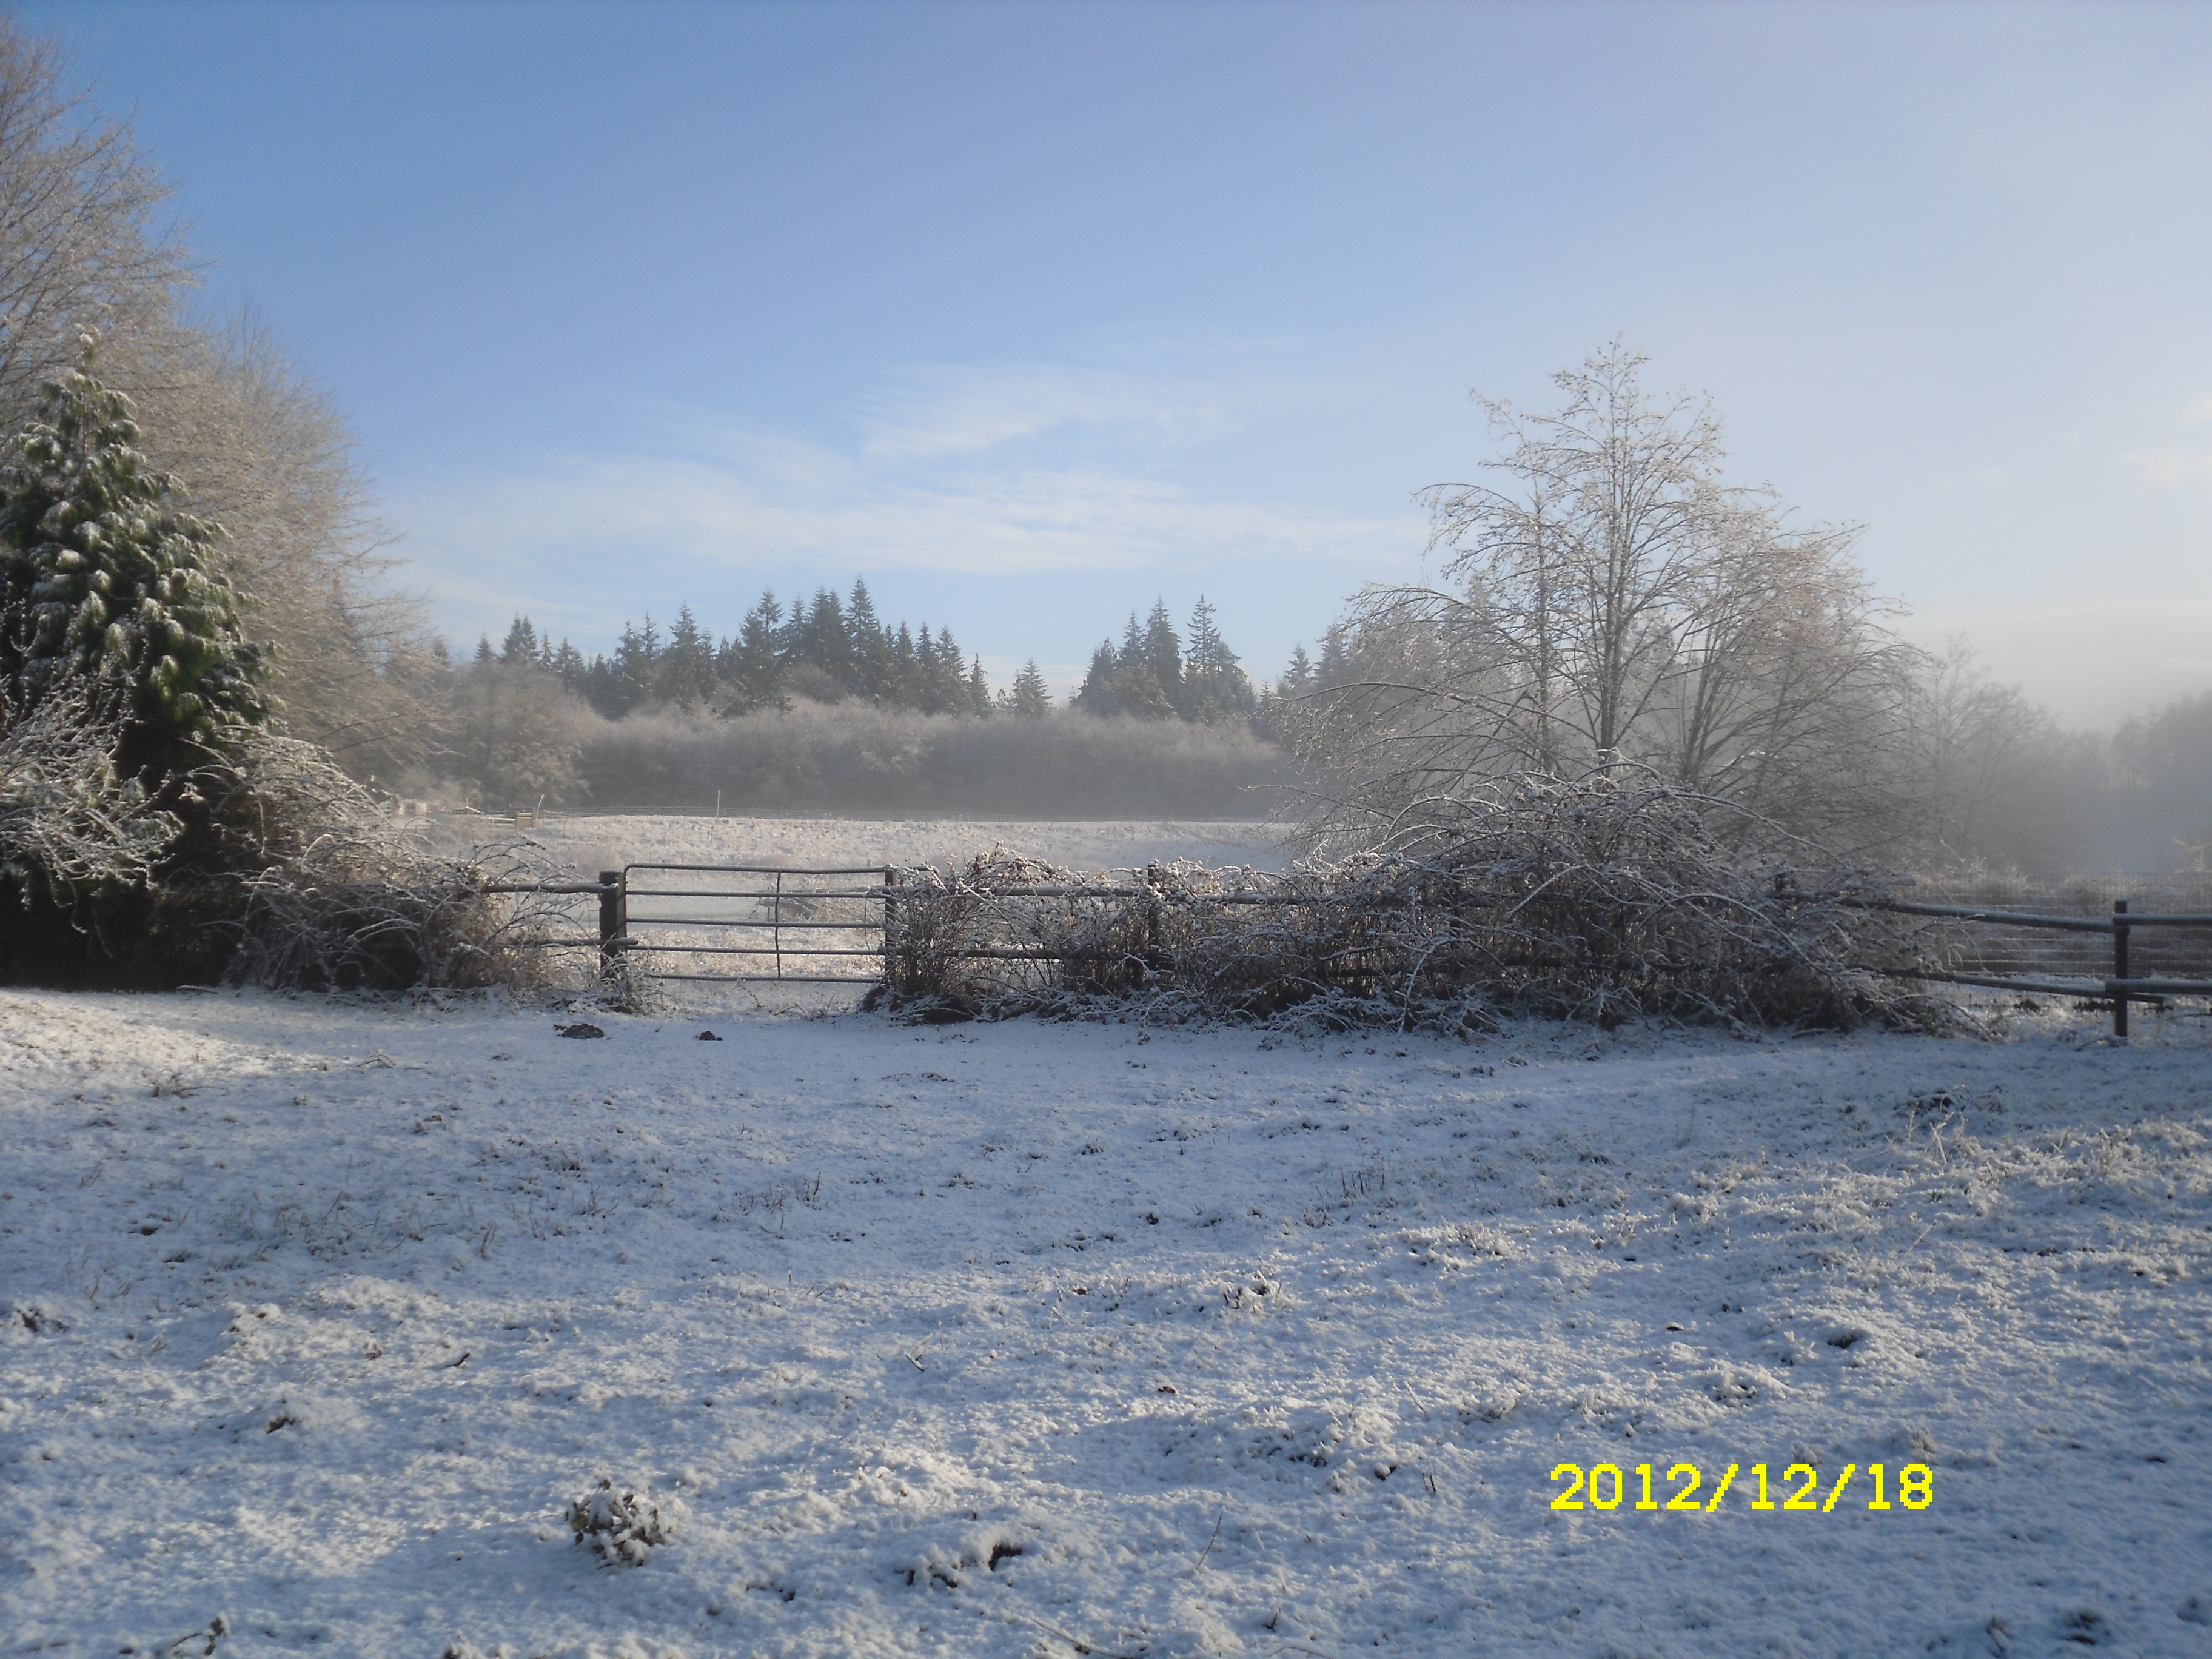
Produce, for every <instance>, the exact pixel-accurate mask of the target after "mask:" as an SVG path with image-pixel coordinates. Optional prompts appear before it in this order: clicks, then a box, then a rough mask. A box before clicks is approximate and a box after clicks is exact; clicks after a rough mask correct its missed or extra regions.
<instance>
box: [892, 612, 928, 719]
mask: <svg viewBox="0 0 2212 1659" xmlns="http://www.w3.org/2000/svg"><path fill="white" fill-rule="evenodd" d="M925 631H927V630H925ZM919 678H920V677H919V673H918V664H917V661H916V659H915V648H914V635H911V634H909V633H908V632H907V626H906V624H905V623H900V624H899V627H898V635H897V637H896V638H895V639H893V640H892V641H891V649H890V694H889V696H890V702H891V705H892V707H894V708H914V707H915V704H916V702H918V700H919V698H920V696H921V692H920V690H919Z"/></svg>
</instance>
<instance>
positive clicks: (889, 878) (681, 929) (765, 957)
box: [597, 864, 896, 985]
mask: <svg viewBox="0 0 2212 1659" xmlns="http://www.w3.org/2000/svg"><path fill="white" fill-rule="evenodd" d="M862 877H866V878H870V879H869V880H868V881H867V882H866V884H863V883H862V882H861V881H860V879H859V878H862ZM639 878H642V882H641V881H640V879H639ZM895 883H896V872H894V871H893V870H891V869H890V868H889V867H888V866H882V865H871V866H857V867H853V868H842V869H823V868H803V869H790V868H778V867H775V866H768V865H743V864H737V865H732V864H627V865H624V866H623V867H622V868H621V869H619V870H602V871H601V872H599V884H598V887H597V891H598V893H599V957H600V960H601V962H602V963H604V964H605V965H607V966H610V967H611V966H613V965H615V964H616V963H619V962H621V961H623V960H624V959H629V960H634V961H639V962H640V965H641V969H642V971H643V972H645V973H646V974H647V975H649V976H650V977H652V978H654V979H671V980H677V979H680V980H704V981H715V982H719V983H738V982H744V981H779V982H781V983H785V984H799V985H870V984H873V983H875V982H877V981H879V980H881V979H882V978H883V976H884V937H885V933H886V928H885V922H886V920H887V918H888V916H889V915H890V905H891V903H892V896H891V895H892V890H893V887H894V884H895Z"/></svg>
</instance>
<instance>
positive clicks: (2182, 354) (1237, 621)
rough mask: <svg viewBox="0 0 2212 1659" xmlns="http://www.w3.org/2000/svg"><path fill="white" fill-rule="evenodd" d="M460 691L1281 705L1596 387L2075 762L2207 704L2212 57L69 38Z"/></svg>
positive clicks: (1943, 42) (135, 15)
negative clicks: (1718, 435) (924, 688)
mask: <svg viewBox="0 0 2212 1659" xmlns="http://www.w3.org/2000/svg"><path fill="white" fill-rule="evenodd" d="M22 15H24V17H25V20H26V21H27V22H29V23H30V24H31V25H32V26H33V27H37V28H40V29H42V30H45V31H47V32H51V33H56V34H58V35H59V36H61V37H62V38H63V39H64V40H65V41H66V42H67V43H68V44H69V46H70V48H71V50H72V52H73V53H74V56H75V62H76V68H77V70H78V71H79V72H80V74H82V76H85V77H87V78H88V79H90V80H91V81H92V82H94V85H95V88H96V96H97V98H98V99H99V100H100V102H101V103H102V104H103V105H105V106H107V107H109V108H112V109H114V110H116V111H118V112H131V113H133V115H134V118H135V120H136V122H137V129H138V131H139V133H140V136H141V137H142V139H143V142H144V143H146V144H147V145H148V146H149V148H150V149H152V151H153V152H154V153H155V155H156V157H157V158H158V159H159V160H160V161H161V163H162V164H163V165H164V167H166V168H167V170H168V172H169V173H170V174H171V175H172V177H173V179H174V180H175V183H176V185H177V189H178V196H177V202H178V206H179V211H180V212H181V213H182V214H183V215H184V216H185V217H186V218H187V219H188V220H189V221H191V224H192V226H193V239H194V241H195V244H196V246H197V248H198V249H199V250H200V252H201V253H202V254H203V255H204V258H206V259H207V261H208V268H207V281H206V285H207V289H208V294H209V297H210V301H213V302H215V303H217V304H225V305H227V304H230V303H234V302H235V301H240V300H250V301H252V302H254V303H255V304H257V305H258V306H259V307H261V308H262V309H263V310H264V312H265V313H267V314H268V315H269V316H270V318H271V319H273V320H274V321H275V322H276V324H277V325H278V326H279V327H280V328H281V329H282V330H283V332H284V333H285V334H286V335H287V336H288V337H289V339H290V340H291V341H292V343H294V345H295V347H296V349H298V350H299V352H300V353H301V356H303V357H304V358H305V359H306V361H307V362H308V363H309V364H310V365H311V366H312V367H313V368H314V369H315V371H316V372H317V373H318V374H320V375H321V376H322V377H323V378H325V380H327V381H328V382H329V384H330V385H331V387H332V388H333V390H334V391H335V392H336V393H337V397H338V398H339V401H340V402H341V404H343V407H344V408H345V409H346V410H347V411H348V413H349V416H350V417H351V418H352V420H353V422H354V423H355V425H356V429H357V431H358V433H359V435H360V438H361V444H362V459H363V460H364V462H365V463H366V465H367V466H368V469H369V471H371V472H372V474H373V475H374V477H375V479H376V480H377V483H378V485H379V489H380V494H381V497H382V501H383V506H384V511H385V513H386V517H387V518H388V519H389V520H391V522H392V525H393V526H394V527H395V528H396V529H398V530H400V531H402V532H404V541H403V542H402V544H401V548H402V550H403V551H404V552H405V553H406V554H407V555H408V556H410V559H411V561H412V563H411V565H410V568H409V570H408V572H407V573H406V574H407V575H408V577H409V579H410V580H411V581H413V582H414V583H416V585H418V586H425V587H428V589H429V590H430V591H431V592H432V594H433V596H434V600H435V607H436V611H437V615H438V617H439V619H440V621H441V625H442V626H444V627H445V628H447V629H448V630H449V631H450V633H451V634H452V635H454V636H455V637H456V638H459V639H463V640H467V639H472V638H473V636H474V635H475V634H476V633H477V631H478V630H479V629H493V630H494V631H495V632H496V631H497V630H498V629H501V628H503V626H504V625H505V623H506V621H507V617H509V616H510V615H511V614H512V613H513V612H514V611H518V610H527V611H530V612H531V613H532V616H533V617H535V618H536V619H537V620H538V622H539V623H540V624H541V625H546V626H550V628H552V629H554V630H555V631H556V633H559V632H565V633H567V634H568V635H570V636H571V637H573V638H574V639H575V640H576V641H577V642H578V643H579V644H580V645H584V646H586V647H587V648H590V647H605V645H607V644H608V643H609V642H610V641H611V638H612V636H613V635H614V633H615V631H616V629H617V628H618V626H619V623H620V622H621V620H622V618H623V617H626V616H627V617H637V616H641V615H642V614H644V613H645V612H647V611H652V612H653V614H654V615H655V616H656V617H666V616H668V615H669V614H671V612H673V611H674V610H675V608H676V606H677V605H678V603H679V602H682V601H684V600H689V601H690V603H691V604H692V605H694V607H695V608H696V610H697V611H699V613H700V614H701V616H702V618H703V619H704V620H706V621H707V622H708V623H710V624H711V625H713V626H714V627H716V628H718V629H722V630H724V631H730V630H733V629H734V628H735V626H736V623H737V620H738V617H739V616H740V615H741V614H742V612H743V611H744V609H745V607H746V606H747V605H750V603H751V602H752V600H753V599H754V598H755V597H756V596H757V594H758V592H760V590H761V589H762V588H763V586H773V587H774V588H775V589H776V590H777V591H778V592H780V593H784V594H788V593H789V592H791V591H792V590H793V589H794V588H806V589H811V588H812V587H814V586H817V585H818V584H820V583H823V582H829V583H832V584H834V585H836V586H839V587H841V588H842V587H844V586H848V585H849V583H850V582H851V580H852V579H853V577H854V574H865V575H866V577H867V579H868V580H869V583H870V586H871V587H872V589H873V590H874V591H875V593H876V595H877V598H878V607H879V609H880V610H882V611H884V613H885V614H887V615H891V616H904V617H908V619H910V620H913V621H916V622H919V621H921V620H923V619H924V618H927V619H928V620H930V621H932V622H939V621H945V620H950V621H951V622H952V623H954V624H955V625H956V626H957V629H958V631H959V635H960V638H961V641H962V643H963V645H965V646H967V647H969V648H970V649H974V650H979V651H981V653H982V654H983V656H984V659H985V661H986V663H987V665H989V666H990V667H991V668H992V669H993V670H994V672H996V673H997V674H998V676H999V678H1000V679H1001V680H1003V679H1004V678H1007V677H1008V676H1009V675H1010V674H1011V672H1012V669H1013V668H1015V667H1017V666H1018V665H1019V663H1020V661H1021V659H1023V658H1024V657H1025V656H1028V655H1030V654H1035V655H1036V656H1037V657H1038V658H1039V659H1041V660H1042V662H1043V663H1044V664H1045V665H1046V666H1047V669H1048V671H1049V672H1050V673H1052V674H1053V675H1054V677H1055V678H1058V679H1060V680H1062V681H1063V682H1064V681H1066V680H1067V679H1069V678H1073V677H1074V676H1076V675H1078V674H1079V672H1080V670H1081V665H1082V664H1083V662H1084V661H1085V659H1086V658H1087V656H1088V654H1089V651H1090V648H1091V646H1092V645H1093V644H1095V643H1096V641H1097V640H1098V639H1099V638H1100V637H1101V636H1102V635H1103V634H1105V633H1107V632H1108V631H1109V630H1112V629H1116V628H1117V627H1118V622H1119V619H1120V618H1121V617H1122V616H1124V615H1126V613H1127V611H1128V609H1129V608H1130V607H1131V606H1132V605H1150V603H1151V601H1152V598H1153V596H1154V595H1155V594H1160V595H1164V597H1165V598H1166V599H1167V600H1168V602H1169V604H1170V606H1171V607H1172V608H1173V609H1174V610H1175V611H1176V612H1177V614H1178V615H1179V616H1180V615H1182V614H1183V613H1185V612H1187V611H1188V608H1189V605H1190V604H1191V602H1192V600H1193V599H1195V598H1196V597H1197V596H1198V595H1199V594H1200V592H1205V593H1206V594H1207V595H1208V596H1209V597H1211V598H1212V599H1213V600H1214V601H1215V603H1216V605H1218V608H1219V610H1220V612H1221V616H1222V619H1223V623H1224V625H1225V629H1226V631H1227V634H1228V637H1229V639H1230V641H1231V643H1232V644H1233V645H1235V646H1236V647H1237V648H1238V649H1239V650H1240V651H1242V652H1243V654H1244V656H1245V658H1246V659H1247V661H1248V664H1249V665H1250V666H1251V667H1252V668H1254V669H1255V671H1261V672H1265V673H1269V674H1272V673H1273V672H1274V671H1277V670H1278V669H1279V666H1280V664H1281V661H1282V659H1283V658H1284V657H1285V655H1286V653H1288V651H1289V649H1290V647H1291V644H1292V642H1293V641H1297V640H1302V639H1303V640H1309V641H1310V640H1311V639H1313V638H1314V637H1315V636H1316V635H1317V634H1318V633H1319V632H1320V631H1321V629H1322V628H1323V627H1324V626H1325V625H1326V623H1327V622H1328V618H1329V617H1330V616H1331V615H1332V614H1333V613H1334V611H1335V610H1336V608H1337V606H1338V605H1339V603H1340V600H1341V599H1342V598H1343V596H1344V595H1346V593H1348V592H1352V590H1354V589H1355V588H1357V587H1358V586H1360V585H1361V584H1362V583H1364V582H1367V581H1370V580H1391V579H1395V578H1398V577H1401V576H1406V575H1409V574H1413V573H1414V572H1415V571H1416V570H1417V569H1418V568H1419V556H1420V551H1421V545H1422V541H1423V532H1424V524H1423V519H1422V515H1421V513H1420V510H1419V507H1417V506H1416V505H1415V504H1414V503H1413V499H1412V498H1413V493H1414V492H1415V491H1416V490H1418V489H1420V488H1421V487H1422V486H1423V485H1425V484H1429V483H1437V482H1439V481H1443V480H1450V479H1459V478H1464V477H1468V476H1469V474H1470V473H1471V472H1472V471H1473V470H1474V466H1475V465H1476V463H1477V462H1478V461H1479V460H1480V459H1482V458H1483V457H1484V456H1485V455H1486V454H1489V453H1492V446H1491V441H1490V440H1489V438H1488V436H1487V435H1486V430H1485V428H1484V424H1483V422H1482V420H1481V418H1480V412H1479V411H1478V410H1476V409H1474V406H1473V405H1472V404H1470V403H1469V402H1468V396H1467V393H1468V389H1469V388H1470V387H1480V388H1481V389H1482V390H1483V391H1485V392H1493V393H1500V394H1504V395H1507V396H1510V397H1511V398H1514V399H1515V400H1516V401H1517V402H1520V403H1522V404H1542V403H1543V402H1544V401H1545V400H1546V398H1547V393H1548V387H1547V383H1546V376H1547V374H1548V373H1549V372H1550V371H1552V370H1553V369H1556V368H1559V367H1561V366H1563V365H1565V364H1566V363H1569V362H1574V361H1576V360H1577V359H1579V358H1580V357H1581V356H1583V354H1584V353H1585V352H1587V351H1588V350H1589V349H1591V348H1592V347H1593V346H1595V345H1596V344H1598V343H1601V342H1602V341H1605V340H1607V339H1609V338H1611V337H1614V336H1615V335H1621V336H1624V337H1626V338H1627V339H1628V340H1629V341H1630V342H1631V343H1633V344H1635V345H1637V346H1638V347H1640V348H1641V349H1644V350H1645V351H1647V352H1648V353H1650V357H1651V360H1652V361H1651V364H1650V369H1649V371H1648V373H1649V376H1650V379H1651V380H1653V381H1654V382H1655V383H1656V384H1657V385H1658V386H1662V387H1665V388H1670V389H1671V388H1674V387H1678V386H1679V387H1686V388H1690V389H1692V390H1697V391H1708V392H1711V393H1712V395H1713V396H1714V398H1716V400H1717V404H1718V406H1719V408H1720V409H1721V410H1722V412H1723V415H1724V416H1725V417H1726V419H1727V421H1728V424H1729V435H1730V438H1731V447H1732V450H1733V453H1734V461H1733V467H1734V471H1735V474H1736V476H1737V477H1739V478H1741V480H1743V481H1746V482H1751V481H1759V480H1765V481H1768V482H1771V483H1773V484H1774V485H1775V486H1776V487H1778V489H1780V490H1781V491H1782V493H1783V494H1784V495H1785V496H1787V497H1788V498H1789V499H1790V500H1791V501H1794V502H1796V504H1797V505H1798V506H1799V507H1800V508H1801V509H1802V513H1804V515H1805V516H1806V517H1807V518H1808V519H1810V520H1849V521H1852V522H1856V523H1860V524H1863V525H1864V526H1867V528H1866V533H1865V536H1864V539H1863V542H1862V544H1861V553H1862V556H1863V560H1864V562H1865V563H1866V564H1867V566H1868V568H1869V570H1870V571H1871V572H1872V574H1874V576H1875V579H1876V580H1877V582H1878V583H1879V584H1880V585H1881V587H1882V588H1883V589H1884V590H1885V591H1887V592H1890V593H1893V594H1895V595H1898V596H1899V597H1901V598H1902V599H1905V601H1907V602H1908V603H1909V604H1911V606H1912V607H1913V611H1914V620H1913V623H1912V624H1911V625H1912V627H1913V628H1914V629H1916V630H1917V632H1919V633H1920V634H1922V635H1923V636H1925V637H1929V638H1930V639H1934V638H1937V637H1940V636H1942V635H1947V634H1948V633H1950V632H1952V631H1954V630H1958V629H1964V630H1966V631H1967V632H1968V633H1969V635H1971V637H1972V639H1973V640H1974V641H1975V642H1976V643H1977V644H1978V646H1979V647H1981V649H1982V650H1983V653H1984V656H1985V657H1986V658H1987V659H1989V661H1990V663H1991V664H1992V665H1993V666H1995V667H1996V669H1997V670H1998V671H2001V672H2002V673H2003V674H2005V675H2006V676H2007V677H2008V678H2016V679H2020V680H2022V681H2024V682H2025V683H2026V684H2027V685H2028V687H2029V689H2030V690H2032V691H2033V692H2034V693H2035V694H2036V695H2038V696H2040V697H2042V698H2044V699H2045V700H2046V701H2049V702H2051V703H2052V704H2053V705H2054V706H2055V707H2057V708H2059V709H2060V710H2061V712H2062V713H2063V714H2066V715H2067V716H2068V717H2069V719H2072V720H2076V721H2081V722H2090V723H2104V722H2107V721H2109V720H2112V719H2113V718H2116V717H2117V716H2118V715H2119V714H2122V713H2124V711H2126V710H2127V709H2129V708H2141V707H2144V706H2147V705H2148V704H2149V703H2151V702H2155V701H2157V700H2159V699H2161V698H2163V697H2166V696H2172V695H2175V694H2178V693H2180V692H2184V691H2196V690H2203V689H2205V688H2207V687H2208V686H2212V303H2208V295H2212V258H2208V256H2212V190H2208V188H2207V185H2206V182H2205V181H2206V180H2207V179H2212V9H2207V8H2203V7H2193V8H2192V7H2153V6H2138V7H2125V6H2093V7H2092V6H2069V7H2015V6H2002V5H1995V4H1975V5H1966V6H1956V7H1945V6H1940V5H1918V6H1913V7H1885V6H1877V5H1859V6H1850V7H1826V6H1813V5H1802V6H1778V5H1762V6H1734V5H1730V6H1668V5H1662V4H1651V3H1646V4H1637V5H1630V6H1609V5H1598V4H1579V5H1578V4H1557V5H1553V6H1547V7H1541V8H1538V7H1525V6H1513V5H1493V6H1482V5H1462V6H1443V5H1415V6H1395V7H1394V6H1389V5H1383V4H1379V3H1371V0H1370V3H1364V4H1361V5H1358V6H1335V5H1297V4H1271V5H1237V4H1212V5H1208V4H1199V3H1190V4H1182V5H1145V4H1129V3H1124V4H1114V5H1100V6H1085V5H1054V4H1030V5H984V6H967V5H934V6H933V5H920V4H898V5H891V4H819V5H804V6H792V5H752V6H747V5H736V4H731V5H719V6H659V7H654V6H643V5H624V6H619V7H617V6H560V5H520V4H493V3H478V4H447V5H437V6H415V5H401V4H380V5H340V4H320V5H318V4H291V5H284V6H263V5H221V4H197V5H182V4H158V5H147V4H99V3H80V4H76V5H70V6H52V5H31V6H28V7H26V8H24V9H23V14H22Z"/></svg>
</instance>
